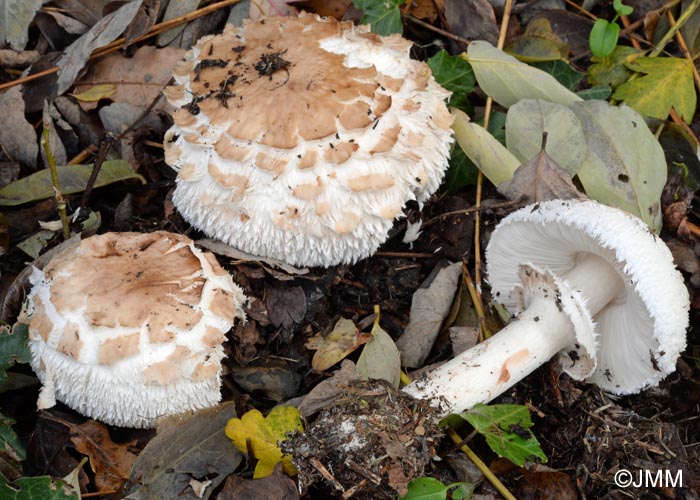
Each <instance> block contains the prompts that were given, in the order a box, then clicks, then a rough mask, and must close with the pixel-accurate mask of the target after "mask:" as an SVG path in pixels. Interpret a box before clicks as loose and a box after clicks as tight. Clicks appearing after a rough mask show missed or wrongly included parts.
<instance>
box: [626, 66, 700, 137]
mask: <svg viewBox="0 0 700 500" xmlns="http://www.w3.org/2000/svg"><path fill="white" fill-rule="evenodd" d="M626 66H627V67H628V68H629V69H631V70H632V71H636V72H638V73H645V75H644V76H640V77H639V78H635V79H634V80H629V81H627V82H625V83H623V84H622V85H620V86H619V87H618V88H617V90H616V91H615V93H614V94H613V99H618V100H623V101H625V104H627V105H628V106H630V107H632V108H634V109H635V110H636V111H637V112H639V113H640V114H642V115H645V116H650V117H652V118H659V119H660V120H665V119H666V118H668V114H669V113H670V111H671V108H672V107H673V108H674V109H675V110H676V112H677V113H678V114H679V115H680V117H681V118H683V120H684V121H685V122H686V123H690V122H691V121H692V119H693V115H694V114H695V106H696V104H697V96H696V94H695V86H694V84H693V63H692V62H691V61H689V60H688V59H681V58H677V57H637V58H635V59H633V60H632V61H630V62H628V63H627V65H626Z"/></svg>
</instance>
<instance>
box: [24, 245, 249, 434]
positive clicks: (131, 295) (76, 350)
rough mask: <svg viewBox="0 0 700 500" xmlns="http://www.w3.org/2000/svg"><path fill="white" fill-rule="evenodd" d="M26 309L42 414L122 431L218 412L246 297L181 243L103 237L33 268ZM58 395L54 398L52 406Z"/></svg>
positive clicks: (211, 262)
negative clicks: (58, 412)
mask: <svg viewBox="0 0 700 500" xmlns="http://www.w3.org/2000/svg"><path fill="white" fill-rule="evenodd" d="M31 281H32V284H33V288H32V291H31V293H30V294H29V296H28V297H27V301H26V303H25V312H26V314H27V316H28V318H29V319H30V322H29V338H30V340H29V347H30V349H31V352H32V368H33V369H34V371H35V372H36V373H37V375H38V376H39V378H40V379H41V381H42V383H43V384H44V388H43V389H42V394H41V396H40V402H39V406H40V407H49V406H52V403H54V402H55V399H58V400H60V401H62V402H64V403H65V404H67V405H68V406H70V407H71V408H73V409H75V410H77V411H79V412H80V413H82V414H84V415H87V416H90V417H92V418H96V419H99V420H102V421H104V422H106V423H109V424H113V425H119V426H126V427H152V426H154V425H155V419H156V418H158V417H160V416H163V415H170V414H175V413H181V412H184V411H188V410H193V409H197V408H204V407H208V406H212V405H214V404H216V403H217V402H218V401H219V399H220V393H219V387H220V373H221V358H222V357H223V347H222V343H223V341H224V339H225V333H226V332H227V331H228V330H229V329H230V328H231V326H232V325H233V322H234V319H235V318H239V319H242V318H244V313H243V310H242V306H243V304H244V302H245V300H246V299H245V296H244V295H243V292H242V291H241V289H240V288H239V287H238V286H237V285H235V284H234V283H233V281H232V279H231V276H230V275H229V274H228V273H227V272H226V271H225V270H224V269H223V268H221V266H220V265H219V264H218V262H217V261H216V259H215V258H214V256H213V254H207V253H204V252H201V251H200V250H198V249H197V248H195V247H194V244H193V242H192V241H191V240H190V239H189V238H186V237H184V236H181V235H177V234H173V233H167V232H164V231H158V232H154V233H148V234H142V233H107V234H104V235H101V236H93V237H91V238H87V239H85V240H83V241H82V242H80V244H78V245H76V246H73V247H71V248H69V249H67V250H64V251H62V252H61V253H59V254H57V255H56V256H55V257H54V258H53V259H52V260H51V261H50V263H49V264H48V265H47V266H46V268H45V269H44V270H43V271H40V270H38V269H35V271H34V274H33V275H32V278H31ZM54 397H55V399H54Z"/></svg>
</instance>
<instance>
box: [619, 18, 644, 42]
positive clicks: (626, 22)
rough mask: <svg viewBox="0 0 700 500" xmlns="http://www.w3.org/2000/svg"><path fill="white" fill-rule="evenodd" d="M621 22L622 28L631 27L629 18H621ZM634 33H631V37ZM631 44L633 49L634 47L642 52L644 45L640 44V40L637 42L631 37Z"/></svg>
mask: <svg viewBox="0 0 700 500" xmlns="http://www.w3.org/2000/svg"><path fill="white" fill-rule="evenodd" d="M620 21H622V26H624V27H625V28H627V27H629V26H630V24H632V23H630V18H629V17H627V16H620ZM631 34H632V33H630V35H631ZM630 43H632V47H634V48H635V49H637V50H642V45H641V44H640V43H639V40H637V39H636V38H635V37H633V36H630Z"/></svg>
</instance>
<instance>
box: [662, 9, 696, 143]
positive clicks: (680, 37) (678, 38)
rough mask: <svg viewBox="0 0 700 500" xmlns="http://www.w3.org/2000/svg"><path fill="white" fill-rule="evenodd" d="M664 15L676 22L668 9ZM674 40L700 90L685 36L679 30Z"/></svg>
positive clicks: (671, 22) (670, 20) (670, 21)
mask: <svg viewBox="0 0 700 500" xmlns="http://www.w3.org/2000/svg"><path fill="white" fill-rule="evenodd" d="M666 17H668V22H669V23H670V24H671V26H673V25H674V24H676V19H675V18H674V17H673V14H672V13H671V11H670V10H669V11H666ZM676 42H678V46H679V47H680V48H681V52H683V55H684V56H685V58H686V59H688V60H689V61H690V62H691V65H690V67H691V68H692V69H693V81H695V88H696V89H697V91H698V92H700V75H699V74H698V69H697V68H696V67H695V64H693V56H692V55H691V54H690V50H688V44H687V43H685V38H683V34H682V33H681V32H680V31H679V32H677V33H676ZM693 137H695V136H693ZM696 142H697V140H696Z"/></svg>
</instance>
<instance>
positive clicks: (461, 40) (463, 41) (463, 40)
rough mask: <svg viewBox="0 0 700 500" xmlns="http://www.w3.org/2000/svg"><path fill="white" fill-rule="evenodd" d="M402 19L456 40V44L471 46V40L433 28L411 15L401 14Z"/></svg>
mask: <svg viewBox="0 0 700 500" xmlns="http://www.w3.org/2000/svg"><path fill="white" fill-rule="evenodd" d="M401 17H402V18H403V19H405V20H406V21H408V22H411V23H413V24H417V25H418V26H420V27H422V28H425V29H427V30H430V31H434V32H435V33H437V34H438V35H442V36H444V37H445V38H449V39H451V40H454V41H455V42H459V43H461V44H464V45H469V44H470V43H471V40H467V39H466V38H462V37H461V36H458V35H455V34H454V33H450V32H449V31H447V30H443V29H441V28H438V27H437V26H433V25H432V24H429V23H426V22H425V21H421V20H420V19H418V18H416V17H413V16H411V15H409V14H401Z"/></svg>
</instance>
